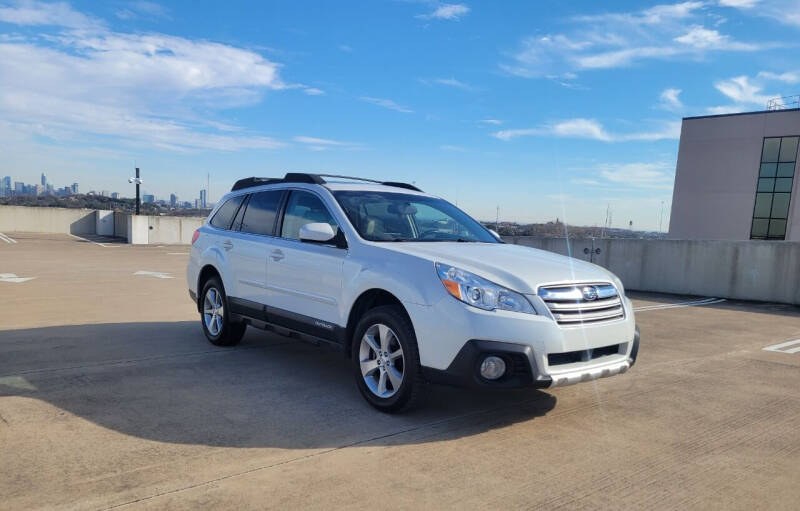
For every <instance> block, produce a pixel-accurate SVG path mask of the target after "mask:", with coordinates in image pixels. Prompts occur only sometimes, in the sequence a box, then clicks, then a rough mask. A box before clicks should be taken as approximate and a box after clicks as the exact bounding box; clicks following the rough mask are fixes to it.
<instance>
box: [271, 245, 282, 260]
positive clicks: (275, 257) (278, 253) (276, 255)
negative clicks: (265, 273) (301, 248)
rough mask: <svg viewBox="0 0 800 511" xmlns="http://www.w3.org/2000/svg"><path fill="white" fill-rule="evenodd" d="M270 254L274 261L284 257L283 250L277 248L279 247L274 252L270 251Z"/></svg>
mask: <svg viewBox="0 0 800 511" xmlns="http://www.w3.org/2000/svg"><path fill="white" fill-rule="evenodd" d="M269 256H270V257H271V258H272V260H273V261H280V260H281V259H283V257H284V255H283V251H281V250H280V249H277V248H276V249H275V250H273V251H272V252H270V253H269Z"/></svg>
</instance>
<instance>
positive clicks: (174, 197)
mask: <svg viewBox="0 0 800 511" xmlns="http://www.w3.org/2000/svg"><path fill="white" fill-rule="evenodd" d="M177 204H178V196H177V195H175V194H174V193H171V194H169V205H170V206H176V205H177Z"/></svg>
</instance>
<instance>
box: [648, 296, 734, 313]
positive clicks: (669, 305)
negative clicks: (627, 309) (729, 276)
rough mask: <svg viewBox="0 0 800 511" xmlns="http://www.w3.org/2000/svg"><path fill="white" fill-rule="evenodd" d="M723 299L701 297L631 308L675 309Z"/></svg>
mask: <svg viewBox="0 0 800 511" xmlns="http://www.w3.org/2000/svg"><path fill="white" fill-rule="evenodd" d="M724 301H726V300H725V299H724V298H703V299H701V300H692V301H690V302H677V303H665V304H662V305H646V306H643V307H635V308H634V309H633V310H634V312H646V311H654V310H664V309H676V308H679V307H697V306H700V305H712V304H715V303H722V302H724Z"/></svg>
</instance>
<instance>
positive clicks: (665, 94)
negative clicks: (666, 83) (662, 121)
mask: <svg viewBox="0 0 800 511" xmlns="http://www.w3.org/2000/svg"><path fill="white" fill-rule="evenodd" d="M680 94H681V90H680V89H672V88H670V89H664V90H663V91H662V92H661V95H659V97H658V98H659V99H660V100H661V104H660V106H661V108H664V109H666V110H681V109H682V108H683V103H682V102H681V99H680V97H679V96H680Z"/></svg>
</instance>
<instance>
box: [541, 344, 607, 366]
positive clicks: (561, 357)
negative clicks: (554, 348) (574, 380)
mask: <svg viewBox="0 0 800 511" xmlns="http://www.w3.org/2000/svg"><path fill="white" fill-rule="evenodd" d="M618 353H619V344H612V345H611V346H603V347H602V348H593V349H589V350H579V351H568V352H566V353H550V354H549V355H547V363H548V364H549V365H551V366H558V365H564V364H573V363H575V362H590V361H592V360H594V359H596V358H600V357H606V356H608V355H616V354H618Z"/></svg>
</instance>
